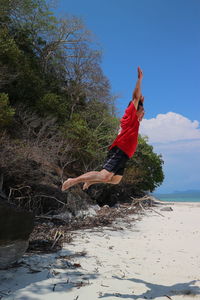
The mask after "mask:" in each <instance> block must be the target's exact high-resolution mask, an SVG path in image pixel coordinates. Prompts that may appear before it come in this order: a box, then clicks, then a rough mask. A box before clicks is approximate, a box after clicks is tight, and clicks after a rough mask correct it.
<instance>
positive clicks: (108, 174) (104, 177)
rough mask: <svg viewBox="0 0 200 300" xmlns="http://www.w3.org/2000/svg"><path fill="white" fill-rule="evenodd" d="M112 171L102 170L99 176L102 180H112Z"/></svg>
mask: <svg viewBox="0 0 200 300" xmlns="http://www.w3.org/2000/svg"><path fill="white" fill-rule="evenodd" d="M113 175H114V174H113V173H111V172H108V171H107V170H104V169H103V170H102V171H101V176H102V181H103V182H109V181H111V180H112V177H113Z"/></svg>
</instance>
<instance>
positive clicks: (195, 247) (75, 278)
mask: <svg viewBox="0 0 200 300" xmlns="http://www.w3.org/2000/svg"><path fill="white" fill-rule="evenodd" d="M158 202H161V203H160V205H158V206H157V207H153V210H151V208H150V209H147V210H142V211H141V212H139V213H138V214H131V215H129V216H128V218H129V222H123V219H116V220H115V221H114V228H117V229H118V230H116V229H114V228H112V227H96V228H92V229H84V230H83V229H81V230H77V231H74V232H72V234H73V241H72V242H71V243H69V244H65V245H64V247H63V249H62V250H61V251H59V252H57V253H54V254H45V255H44V254H40V255H35V254H34V255H29V254H27V255H25V257H24V258H23V260H22V265H21V266H20V267H18V268H11V269H9V270H1V271H0V299H2V300H8V299H9V300H11V299H12V300H13V299H15V300H51V299H56V300H57V299H59V300H64V299H70V300H97V299H105V300H117V299H137V300H140V299H157V300H161V299H163V300H164V299H165V300H166V299H173V300H180V299H184V300H189V299H200V275H199V257H200V250H199V239H200V229H199V215H200V203H198V202H167V203H166V202H165V201H158ZM170 205H171V206H172V207H171V209H172V210H171V209H170V210H168V209H169V208H170ZM167 208H168V209H167ZM165 209H166V210H165ZM9 291H10V292H9Z"/></svg>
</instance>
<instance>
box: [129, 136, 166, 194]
mask: <svg viewBox="0 0 200 300" xmlns="http://www.w3.org/2000/svg"><path fill="white" fill-rule="evenodd" d="M147 141H148V139H147V137H141V136H139V142H138V147H137V151H136V152H135V154H134V156H133V157H132V159H131V160H130V161H129V163H128V168H127V172H126V175H125V182H126V183H128V184H133V187H134V189H135V190H138V191H141V190H142V191H150V192H153V191H154V189H155V188H157V187H158V186H160V185H161V183H162V182H163V180H164V174H163V170H162V165H163V163H164V161H163V160H162V156H161V155H159V154H156V153H155V152H153V147H152V146H151V145H149V144H148V143H147Z"/></svg>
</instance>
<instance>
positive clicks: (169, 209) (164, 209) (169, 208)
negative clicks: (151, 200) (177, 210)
mask: <svg viewBox="0 0 200 300" xmlns="http://www.w3.org/2000/svg"><path fill="white" fill-rule="evenodd" d="M161 210H162V211H173V208H172V207H171V206H166V207H163V208H161Z"/></svg>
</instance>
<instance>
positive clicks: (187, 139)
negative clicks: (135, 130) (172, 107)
mask: <svg viewBox="0 0 200 300" xmlns="http://www.w3.org/2000/svg"><path fill="white" fill-rule="evenodd" d="M140 133H141V134H142V135H146V136H148V138H149V143H150V144H152V145H153V147H154V151H155V152H156V153H159V154H160V153H161V154H162V157H163V160H164V173H165V180H164V182H163V184H162V186H161V187H160V191H161V192H163V191H168V192H170V191H171V192H172V191H174V190H186V189H192V188H193V189H195V188H196V189H199V186H200V177H199V170H200V128H199V122H198V121H191V120H189V119H188V118H186V117H184V116H182V115H180V114H177V113H174V112H168V113H167V114H159V115H157V116H156V118H153V119H150V120H146V119H144V120H143V121H142V122H141V125H140Z"/></svg>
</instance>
